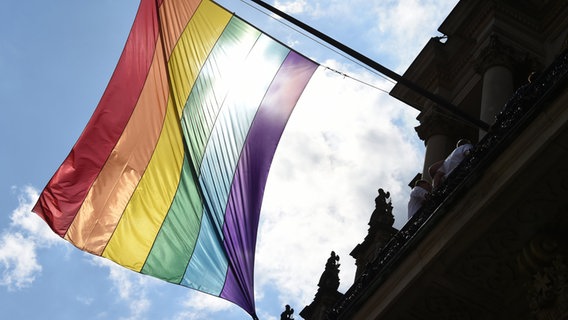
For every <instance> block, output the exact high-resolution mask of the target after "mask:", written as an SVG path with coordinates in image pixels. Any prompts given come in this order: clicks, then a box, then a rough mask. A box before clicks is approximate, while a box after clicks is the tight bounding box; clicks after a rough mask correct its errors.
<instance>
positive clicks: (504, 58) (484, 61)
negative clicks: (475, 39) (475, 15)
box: [475, 34, 515, 74]
mask: <svg viewBox="0 0 568 320" xmlns="http://www.w3.org/2000/svg"><path fill="white" fill-rule="evenodd" d="M514 55H515V50H514V49H513V48H511V47H509V46H506V45H504V44H503V43H502V42H501V40H500V39H499V37H498V36H497V35H495V34H493V35H491V37H490V38H489V45H488V46H487V47H485V48H484V49H483V50H482V51H481V53H480V55H479V57H478V58H477V61H476V66H475V69H476V71H477V72H478V73H480V74H483V73H485V71H487V69H489V68H491V67H494V66H503V67H507V68H508V69H509V70H512V69H513V66H514V64H515V58H514Z"/></svg>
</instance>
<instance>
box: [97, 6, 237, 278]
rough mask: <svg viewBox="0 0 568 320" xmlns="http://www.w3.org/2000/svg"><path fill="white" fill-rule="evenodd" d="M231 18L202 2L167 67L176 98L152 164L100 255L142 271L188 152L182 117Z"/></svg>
mask: <svg viewBox="0 0 568 320" xmlns="http://www.w3.org/2000/svg"><path fill="white" fill-rule="evenodd" d="M230 18H231V14H230V13H228V12H226V11H225V10H223V9H221V8H219V7H218V6H217V5H215V4H213V3H211V1H203V2H202V4H201V5H200V7H199V9H198V10H197V12H196V14H195V15H194V16H193V18H192V19H191V21H190V22H189V24H188V27H187V28H186V30H185V31H184V33H183V34H182V36H181V38H180V40H179V41H178V43H177V44H176V48H175V49H174V52H173V53H172V56H171V57H170V60H169V62H168V70H169V72H170V77H171V85H172V90H171V94H172V97H171V99H170V100H169V101H168V108H167V113H166V119H165V123H164V129H163V131H162V133H161V136H160V138H159V141H158V144H157V146H156V150H155V152H154V155H153V156H152V160H151V161H150V164H149V165H148V168H147V170H146V172H145V174H144V176H143V177H142V180H141V181H140V184H139V185H138V188H137V189H136V191H135V192H134V194H133V196H132V198H131V200H130V203H129V204H128V206H127V207H126V209H125V211H124V214H123V215H122V218H121V220H120V222H119V224H118V226H117V228H116V230H115V232H114V234H113V236H112V238H111V239H110V241H109V243H108V245H107V247H106V248H105V250H104V252H103V254H102V256H103V257H106V258H109V259H111V260H113V261H115V262H117V263H118V264H120V265H123V266H125V267H127V268H129V269H132V270H134V271H138V272H139V271H140V270H141V269H142V266H143V265H144V261H145V260H146V257H147V256H148V253H149V252H150V249H151V247H152V243H153V242H154V239H155V238H156V234H157V233H158V231H159V229H160V226H161V224H162V222H163V220H164V218H165V215H166V213H167V212H168V209H169V207H170V203H171V201H172V199H173V197H174V195H175V192H176V189H177V186H178V183H179V176H180V171H181V167H182V162H183V157H184V149H183V142H182V133H181V125H180V116H181V113H182V110H183V107H184V105H185V101H186V99H187V96H188V95H189V92H190V90H191V87H192V86H193V84H194V83H195V79H196V78H197V75H198V73H199V70H200V68H201V66H202V65H203V64H204V62H205V60H206V59H207V56H208V54H209V52H210V51H211V49H212V48H213V46H214V45H215V42H216V41H217V39H218V38H219V36H220V35H221V33H222V32H223V29H224V28H225V26H226V25H227V23H228V22H229V20H230Z"/></svg>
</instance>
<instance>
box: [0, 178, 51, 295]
mask: <svg viewBox="0 0 568 320" xmlns="http://www.w3.org/2000/svg"><path fill="white" fill-rule="evenodd" d="M12 191H13V192H15V193H17V197H18V207H17V208H16V209H15V210H14V211H12V213H11V215H10V219H11V223H10V227H9V228H8V229H6V230H2V234H1V236H0V263H1V264H0V269H1V270H2V277H1V278H0V286H5V287H7V288H8V289H9V290H19V289H22V288H25V287H29V286H30V285H31V284H32V283H33V282H34V280H35V278H36V277H37V276H38V275H39V274H40V273H41V271H42V267H41V265H40V263H39V262H38V259H37V253H36V251H37V249H38V248H45V247H49V246H51V245H52V244H54V243H56V242H57V241H60V240H61V239H60V238H59V237H57V236H55V235H54V234H53V232H51V230H49V228H48V227H47V226H46V225H45V223H44V222H43V221H42V220H41V218H39V217H38V216H37V215H35V214H33V213H32V212H31V209H32V207H33V205H34V204H35V202H36V200H37V198H38V192H37V190H35V189H34V188H33V187H29V186H28V187H24V188H23V189H18V188H15V187H13V188H12Z"/></svg>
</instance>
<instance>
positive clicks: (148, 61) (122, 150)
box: [33, 0, 318, 317]
mask: <svg viewBox="0 0 568 320" xmlns="http://www.w3.org/2000/svg"><path fill="white" fill-rule="evenodd" d="M317 67H318V65H317V64H316V63H315V62H313V61H311V60H309V59H307V58H305V57H304V56H302V55H300V54H298V53H297V52H295V51H293V50H291V49H290V48H288V47H286V46H284V45H282V44H281V43H279V42H277V41H275V40H274V39H272V38H271V37H269V36H267V35H266V34H263V33H262V32H261V31H259V30H258V29H256V28H255V27H253V26H251V25H250V24H248V23H246V22H245V21H243V20H241V19H240V18H238V17H236V16H234V15H233V14H231V13H229V12H228V11H227V10H225V9H224V8H222V7H220V6H219V5H217V4H216V3H214V2H212V1H210V0H142V1H141V3H140V6H139V8H138V12H137V14H136V18H135V20H134V23H133V26H132V29H131V31H130V34H129V36H128V39H127V41H126V44H125V47H124V50H123V52H122V55H121V57H120V59H119V61H118V64H117V66H116V69H115V71H114V73H113V75H112V77H111V79H110V81H109V84H108V86H107V88H106V90H105V92H104V94H103V96H102V98H101V100H100V102H99V104H98V106H97V108H96V109H95V111H94V113H93V115H92V117H91V119H90V120H89V122H88V123H87V126H86V128H85V129H84V131H83V133H82V134H81V136H80V137H79V139H78V141H77V142H76V143H75V145H74V146H73V148H72V150H71V152H70V153H69V155H68V156H67V158H66V159H65V160H64V162H63V164H62V165H61V166H60V167H59V169H58V170H57V171H56V173H55V174H54V176H53V177H52V178H51V180H50V181H49V182H48V184H47V186H46V187H45V189H44V190H43V192H42V193H41V195H40V198H39V200H38V202H37V203H36V205H35V207H34V208H33V211H34V212H35V213H37V214H38V215H39V216H40V217H42V218H43V219H44V220H45V221H46V222H47V224H48V225H49V226H50V227H51V229H52V230H53V231H54V232H55V233H57V234H58V235H59V236H61V237H63V238H65V239H66V240H67V241H69V242H71V243H72V244H73V245H75V246H76V247H77V248H79V249H81V250H84V251H87V252H90V253H92V254H94V255H98V256H102V257H105V258H108V259H110V260H112V261H115V262H116V263H118V264H120V265H122V266H124V267H126V268H129V269H131V270H133V271H136V272H140V273H142V274H146V275H150V276H154V277H157V278H160V279H163V280H165V281H168V282H172V283H176V284H180V285H182V286H186V287H189V288H193V289H196V290H199V291H202V292H206V293H209V294H211V295H215V296H219V297H221V298H224V299H226V300H229V301H231V302H233V303H235V304H237V305H239V306H240V307H242V308H243V309H244V310H245V311H246V312H248V313H249V314H251V315H252V316H253V317H255V302H254V289H253V269H254V253H255V246H256V238H257V229H258V222H259V213H260V208H261V203H262V197H263V192H264V187H265V184H266V180H267V176H268V171H269V167H270V164H271V161H272V158H273V156H274V153H275V150H276V146H277V144H278V142H279V139H280V136H281V134H282V132H283V130H284V127H285V125H286V122H287V121H288V118H289V116H290V114H291V112H292V110H293V108H294V106H295V104H296V102H297V100H298V99H299V97H300V95H301V93H302V91H303V90H304V88H305V86H306V85H307V83H308V81H309V79H310V78H311V76H312V74H313V73H314V72H315V70H316V68H317Z"/></svg>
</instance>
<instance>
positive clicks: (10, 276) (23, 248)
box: [0, 233, 42, 290]
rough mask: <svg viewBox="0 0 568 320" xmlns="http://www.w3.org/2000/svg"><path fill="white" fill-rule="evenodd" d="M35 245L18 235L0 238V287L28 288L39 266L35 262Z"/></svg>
mask: <svg viewBox="0 0 568 320" xmlns="http://www.w3.org/2000/svg"><path fill="white" fill-rule="evenodd" d="M35 249H36V247H35V243H34V241H32V240H30V239H29V238H26V237H24V236H23V235H22V234H20V233H6V234H3V235H2V237H1V238H0V263H1V264H0V266H1V267H2V268H3V269H4V270H3V271H2V276H1V277H0V286H6V287H7V288H8V290H16V289H22V288H25V287H28V286H30V285H31V284H32V283H33V281H34V280H35V277H36V275H37V274H39V273H40V272H41V269H42V268H41V265H39V263H38V262H37V257H36V252H35Z"/></svg>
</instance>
